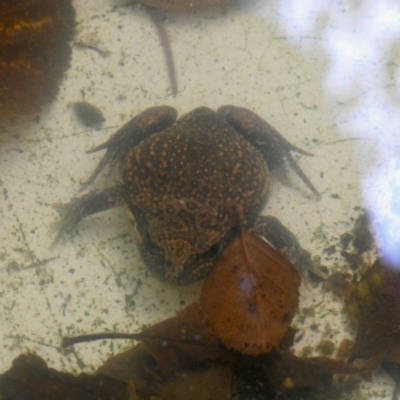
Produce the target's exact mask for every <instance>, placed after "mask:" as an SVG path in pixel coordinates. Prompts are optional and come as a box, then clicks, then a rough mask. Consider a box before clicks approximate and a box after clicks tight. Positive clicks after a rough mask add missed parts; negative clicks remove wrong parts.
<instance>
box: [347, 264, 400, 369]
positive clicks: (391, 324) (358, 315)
mask: <svg viewBox="0 0 400 400" xmlns="http://www.w3.org/2000/svg"><path fill="white" fill-rule="evenodd" d="M346 310H347V312H348V313H349V315H350V318H351V319H352V321H353V322H354V324H355V326H356V328H357V336H356V339H355V342H354V345H353V350H352V355H351V359H356V358H371V357H374V358H376V359H377V360H378V359H379V360H381V361H386V362H394V363H400V271H399V270H398V269H396V268H393V267H388V266H385V265H384V264H383V263H382V262H380V261H376V262H375V263H374V265H373V266H372V267H371V268H368V269H367V270H366V271H365V273H364V275H363V276H362V278H361V279H360V281H359V282H358V283H357V284H356V285H355V287H354V290H353V291H352V293H351V294H350V295H349V296H348V298H347V299H346Z"/></svg>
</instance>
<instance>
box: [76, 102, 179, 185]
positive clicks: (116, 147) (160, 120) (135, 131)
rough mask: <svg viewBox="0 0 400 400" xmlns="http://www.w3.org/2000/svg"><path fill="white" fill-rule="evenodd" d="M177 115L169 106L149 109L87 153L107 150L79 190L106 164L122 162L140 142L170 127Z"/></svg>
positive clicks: (90, 181)
mask: <svg viewBox="0 0 400 400" xmlns="http://www.w3.org/2000/svg"><path fill="white" fill-rule="evenodd" d="M177 115H178V114H177V111H176V110H175V108H173V107H170V106H157V107H150V108H148V109H147V110H145V111H143V112H141V113H140V114H138V115H137V116H136V117H134V118H132V119H131V120H130V121H129V122H127V123H126V124H125V125H124V126H123V127H122V128H120V129H118V130H117V132H115V133H114V134H113V135H112V136H111V137H110V139H108V140H107V141H106V142H104V143H102V144H100V145H98V146H96V147H94V148H93V149H91V150H89V151H87V153H94V152H96V151H99V150H103V149H107V152H106V154H105V155H104V157H103V158H102V159H101V160H100V162H99V164H98V165H97V167H96V169H95V170H94V172H93V173H92V175H91V176H90V177H89V179H88V180H87V181H86V182H84V183H83V184H82V187H81V190H84V189H86V188H87V186H88V185H90V184H91V183H92V182H93V181H94V180H95V179H96V177H97V175H98V174H99V173H100V172H101V171H102V170H103V168H104V167H105V166H106V165H107V164H109V165H110V166H111V167H112V166H113V165H114V164H115V162H116V161H121V162H122V161H123V160H124V159H125V156H126V154H127V153H128V152H129V150H131V149H132V148H133V147H135V146H136V145H137V144H139V143H140V142H141V141H142V140H144V139H146V138H147V137H149V136H151V135H152V134H154V133H157V132H160V131H162V130H163V129H165V128H167V127H168V126H170V125H172V124H173V123H174V122H175V120H176V118H177Z"/></svg>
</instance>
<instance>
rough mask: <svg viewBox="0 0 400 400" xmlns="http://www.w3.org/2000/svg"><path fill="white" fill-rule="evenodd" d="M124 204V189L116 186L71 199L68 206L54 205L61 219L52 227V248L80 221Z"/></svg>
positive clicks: (121, 186) (122, 186)
mask: <svg viewBox="0 0 400 400" xmlns="http://www.w3.org/2000/svg"><path fill="white" fill-rule="evenodd" d="M125 203H126V200H125V187H124V185H116V186H112V187H110V188H108V189H105V190H94V191H92V192H89V193H88V194H86V195H84V196H81V197H77V198H75V199H73V200H72V201H71V202H70V203H68V204H63V205H55V206H54V207H55V208H56V209H57V210H58V211H59V212H60V213H61V219H60V220H59V221H58V222H56V223H55V224H53V226H52V228H53V229H54V231H56V232H57V235H56V237H55V239H54V241H53V244H52V247H53V246H54V245H55V244H56V243H57V242H58V241H59V239H60V237H61V236H62V235H63V234H64V232H66V231H67V230H69V229H71V228H73V227H74V226H75V225H76V224H77V223H78V222H79V221H80V220H81V219H83V218H85V217H87V216H89V215H92V214H96V213H99V212H102V211H106V210H108V209H110V208H114V207H118V206H122V205H124V204H125Z"/></svg>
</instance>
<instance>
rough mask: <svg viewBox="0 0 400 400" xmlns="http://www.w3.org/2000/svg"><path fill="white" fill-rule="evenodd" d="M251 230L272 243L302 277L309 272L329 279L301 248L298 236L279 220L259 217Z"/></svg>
mask: <svg viewBox="0 0 400 400" xmlns="http://www.w3.org/2000/svg"><path fill="white" fill-rule="evenodd" d="M250 230H251V231H253V232H254V233H256V234H258V235H259V236H262V237H263V238H265V239H266V240H267V241H268V242H269V243H271V244H272V246H274V247H275V248H276V249H277V250H278V251H279V252H280V253H281V254H282V255H283V256H284V257H285V258H286V259H287V260H289V261H290V262H291V263H292V264H294V265H295V266H296V267H297V268H298V270H299V272H300V273H301V274H302V275H304V274H305V273H306V271H309V272H311V273H313V274H314V275H317V276H319V277H320V278H322V279H327V277H328V275H327V274H326V273H325V272H323V271H322V270H321V269H320V268H319V267H318V266H317V265H316V264H315V263H314V261H313V260H312V258H311V254H310V252H309V251H307V250H305V249H304V248H303V247H301V245H300V243H299V241H298V240H297V238H296V236H295V235H294V234H293V233H292V232H291V231H290V230H289V229H288V228H286V226H284V225H283V224H282V223H281V222H280V221H279V220H278V219H277V218H275V217H273V216H270V215H268V216H259V217H257V218H256V220H255V222H254V224H253V227H252V228H251V229H250Z"/></svg>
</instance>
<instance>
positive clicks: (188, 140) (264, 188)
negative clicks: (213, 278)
mask: <svg viewBox="0 0 400 400" xmlns="http://www.w3.org/2000/svg"><path fill="white" fill-rule="evenodd" d="M100 150H106V152H105V154H104V156H103V157H102V158H101V160H100V161H99V164H98V165H97V167H96V169H95V170H94V172H93V173H92V175H91V176H90V177H89V179H87V181H86V182H85V183H84V184H83V185H82V190H86V189H87V188H88V187H89V185H92V184H93V182H94V181H95V179H96V177H97V176H98V175H99V174H100V173H101V172H102V171H103V170H104V169H105V167H108V168H111V169H112V168H114V166H115V165H117V164H119V165H120V167H121V169H122V182H120V183H117V184H115V185H113V186H111V187H108V188H104V189H93V190H90V191H88V193H86V194H84V195H81V196H79V197H76V198H74V199H72V200H71V201H70V203H68V204H66V205H65V206H64V207H63V211H62V216H61V218H60V220H59V222H58V223H57V225H56V230H57V231H58V233H57V235H56V239H55V242H57V241H58V240H59V238H60V236H61V235H63V234H64V232H65V231H67V230H70V229H71V228H73V227H74V226H75V225H76V224H77V223H78V222H79V221H80V220H81V219H83V218H84V217H87V216H89V215H92V214H95V213H98V212H102V211H106V210H108V209H111V208H113V207H118V206H126V207H127V209H128V213H129V214H130V215H131V217H132V218H133V220H134V226H135V233H136V242H137V247H138V249H139V252H140V255H141V257H142V259H143V261H144V264H145V265H146V267H147V268H148V270H149V271H150V272H151V273H152V274H153V275H155V276H156V277H157V278H158V279H160V280H162V281H165V282H168V283H170V284H173V285H178V286H179V285H188V284H192V283H195V282H197V281H201V280H203V279H204V278H205V277H206V276H207V275H208V274H209V273H210V271H211V269H212V268H213V265H214V264H215V261H216V260H217V259H218V257H219V256H220V255H221V253H222V252H223V251H224V249H226V248H227V246H228V244H229V243H230V242H231V241H232V240H233V238H234V237H235V235H237V232H238V222H237V221H238V217H237V212H236V211H235V210H240V214H241V218H240V219H241V221H242V222H241V224H242V225H243V226H244V227H245V229H248V230H249V231H253V232H255V233H256V234H258V235H260V236H261V237H263V238H265V239H266V240H267V241H268V242H269V243H271V244H272V245H273V246H274V247H275V248H276V249H277V250H278V251H279V252H281V253H282V254H283V255H284V256H285V257H286V258H287V259H289V261H291V262H293V263H294V264H295V265H296V266H298V268H300V269H302V270H314V271H315V270H317V274H318V268H316V267H315V265H314V263H313V261H312V259H311V255H310V253H309V252H308V251H307V250H305V249H303V248H302V247H301V245H300V243H299V241H298V240H297V238H296V237H295V235H294V234H293V233H292V232H291V231H290V230H289V229H288V228H286V227H285V226H284V225H283V224H281V223H280V221H279V220H278V219H277V218H275V217H273V216H268V215H260V214H261V212H262V210H263V209H264V207H265V205H266V203H267V201H268V198H269V187H270V181H271V174H272V173H273V172H274V171H276V170H279V169H282V168H283V167H284V166H285V165H288V166H289V167H290V168H292V170H293V171H294V172H295V173H296V174H297V175H298V176H299V177H300V178H301V180H302V181H303V182H304V184H305V185H306V186H307V187H308V189H309V190H310V191H311V193H312V196H315V197H317V198H319V197H320V194H319V192H318V191H317V189H316V188H315V187H314V185H313V184H312V183H311V181H310V180H309V179H308V178H307V176H306V175H305V173H304V172H303V170H302V169H301V168H300V166H299V165H298V163H297V162H296V161H295V160H294V158H293V156H292V154H291V152H297V153H300V154H302V155H306V156H311V155H312V154H311V153H309V152H308V151H305V150H302V149H301V148H299V147H297V146H295V145H293V144H291V143H290V142H289V141H287V140H286V139H285V138H284V137H283V136H282V135H281V134H280V133H279V132H278V131H277V130H276V129H275V128H274V127H272V126H271V125H270V124H269V123H267V122H266V121H265V120H264V119H263V118H261V117H260V116H258V115H257V114H256V113H255V112H253V111H251V110H249V109H246V108H243V107H237V106H233V105H226V106H222V107H220V108H218V109H217V111H214V110H212V109H211V108H208V107H205V106H202V107H198V108H196V109H194V110H192V111H190V112H188V113H186V114H183V115H182V116H180V117H179V118H178V112H177V110H176V109H175V108H173V107H171V106H168V105H164V106H154V107H150V108H148V109H146V110H144V111H142V112H141V113H139V114H138V115H136V116H135V117H134V118H132V119H131V120H130V121H129V122H127V123H126V124H125V125H123V126H122V127H121V128H120V129H118V130H117V131H116V132H115V133H114V134H113V135H112V136H111V137H110V138H109V139H108V140H107V141H106V142H104V143H102V144H100V145H98V146H96V147H94V148H93V149H91V150H89V151H88V153H94V152H97V151H100Z"/></svg>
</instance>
